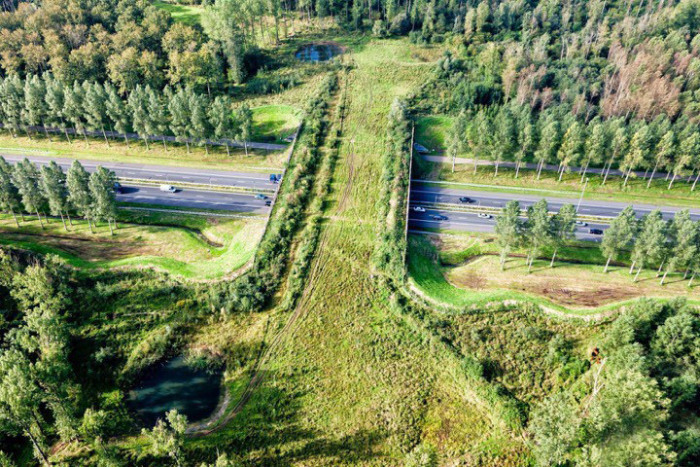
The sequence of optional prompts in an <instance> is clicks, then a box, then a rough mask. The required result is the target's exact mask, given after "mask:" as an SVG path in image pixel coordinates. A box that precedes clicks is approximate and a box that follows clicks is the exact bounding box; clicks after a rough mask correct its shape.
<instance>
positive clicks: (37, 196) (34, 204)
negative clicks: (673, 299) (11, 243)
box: [12, 157, 46, 229]
mask: <svg viewBox="0 0 700 467" xmlns="http://www.w3.org/2000/svg"><path fill="white" fill-rule="evenodd" d="M12 180H13V181H14V183H15V186H16V187H17V190H19V194H20V195H21V197H22V204H23V205H24V209H25V210H26V211H27V212H34V213H36V217H38V218H39V223H40V224H41V228H42V229H43V228H44V222H43V221H42V220H41V215H40V214H39V211H42V210H43V209H44V206H45V204H46V199H45V198H44V196H43V195H42V193H41V190H40V189H39V184H38V182H39V170H38V169H37V168H36V165H35V164H34V163H33V162H31V161H30V160H29V159H27V158H26V157H25V158H24V159H23V160H22V161H20V162H18V163H17V164H16V165H15V168H14V171H13V172H12Z"/></svg>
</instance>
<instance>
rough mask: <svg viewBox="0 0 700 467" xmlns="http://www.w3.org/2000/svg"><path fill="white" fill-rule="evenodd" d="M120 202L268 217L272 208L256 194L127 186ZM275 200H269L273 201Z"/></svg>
mask: <svg viewBox="0 0 700 467" xmlns="http://www.w3.org/2000/svg"><path fill="white" fill-rule="evenodd" d="M116 196H117V201H118V202H128V203H139V204H157V205H160V206H172V207H180V208H191V209H218V210H221V211H236V212H249V213H256V214H265V213H267V212H268V211H269V210H270V208H269V207H268V206H265V201H266V200H261V199H256V198H255V196H254V195H252V194H246V193H225V192H221V191H203V190H191V189H187V188H186V189H183V190H178V191H177V192H176V193H168V192H163V191H160V190H159V189H158V187H146V186H128V185H124V186H123V192H122V193H118V194H117V195H116ZM270 199H271V197H268V200H270Z"/></svg>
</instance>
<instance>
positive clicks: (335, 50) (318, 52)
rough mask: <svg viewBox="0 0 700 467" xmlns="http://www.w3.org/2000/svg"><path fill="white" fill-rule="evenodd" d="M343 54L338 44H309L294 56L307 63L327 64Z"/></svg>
mask: <svg viewBox="0 0 700 467" xmlns="http://www.w3.org/2000/svg"><path fill="white" fill-rule="evenodd" d="M342 53H343V49H342V48H341V47H340V46H339V45H336V44H330V43H329V44H308V45H305V46H303V47H302V48H300V49H299V50H297V51H296V53H295V54H294V56H295V57H296V58H298V59H299V60H303V61H305V62H325V61H328V60H330V59H331V58H333V57H335V56H336V55H340V54H342Z"/></svg>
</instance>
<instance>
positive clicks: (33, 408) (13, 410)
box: [0, 348, 50, 465]
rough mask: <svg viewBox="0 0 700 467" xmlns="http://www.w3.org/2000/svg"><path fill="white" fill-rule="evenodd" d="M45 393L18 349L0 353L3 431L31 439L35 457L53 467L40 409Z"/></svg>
mask: <svg viewBox="0 0 700 467" xmlns="http://www.w3.org/2000/svg"><path fill="white" fill-rule="evenodd" d="M41 396H42V393H41V389H40V388H39V386H38V385H37V383H36V379H35V377H34V366H33V365H32V364H31V362H30V361H29V360H28V359H27V357H26V356H25V355H24V354H23V353H22V352H20V351H19V350H17V349H14V348H10V349H6V350H1V351H0V427H2V428H3V430H8V431H17V432H21V433H23V434H24V435H25V436H27V437H28V438H29V439H30V440H31V442H32V445H33V447H34V453H35V454H36V456H37V458H39V459H40V460H41V461H42V462H43V464H44V465H50V463H49V458H48V454H47V449H46V437H45V434H44V429H43V425H44V420H43V418H42V415H41V412H40V411H39V405H40V402H41Z"/></svg>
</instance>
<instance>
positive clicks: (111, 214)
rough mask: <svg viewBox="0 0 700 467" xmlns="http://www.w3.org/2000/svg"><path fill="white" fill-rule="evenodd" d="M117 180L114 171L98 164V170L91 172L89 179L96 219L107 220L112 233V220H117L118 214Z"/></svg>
mask: <svg viewBox="0 0 700 467" xmlns="http://www.w3.org/2000/svg"><path fill="white" fill-rule="evenodd" d="M115 181H116V177H115V176H114V173H113V172H112V171H110V170H107V169H105V168H104V167H102V166H98V167H97V170H95V171H94V172H93V173H91V174H90V179H89V181H88V187H89V189H90V196H91V198H92V201H93V204H92V209H93V215H94V216H95V219H96V220H104V221H107V225H108V226H109V231H110V233H111V234H112V235H114V228H113V227H112V222H114V221H115V219H116V214H117V200H116V198H115V196H114V182H115ZM115 226H116V222H115Z"/></svg>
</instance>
